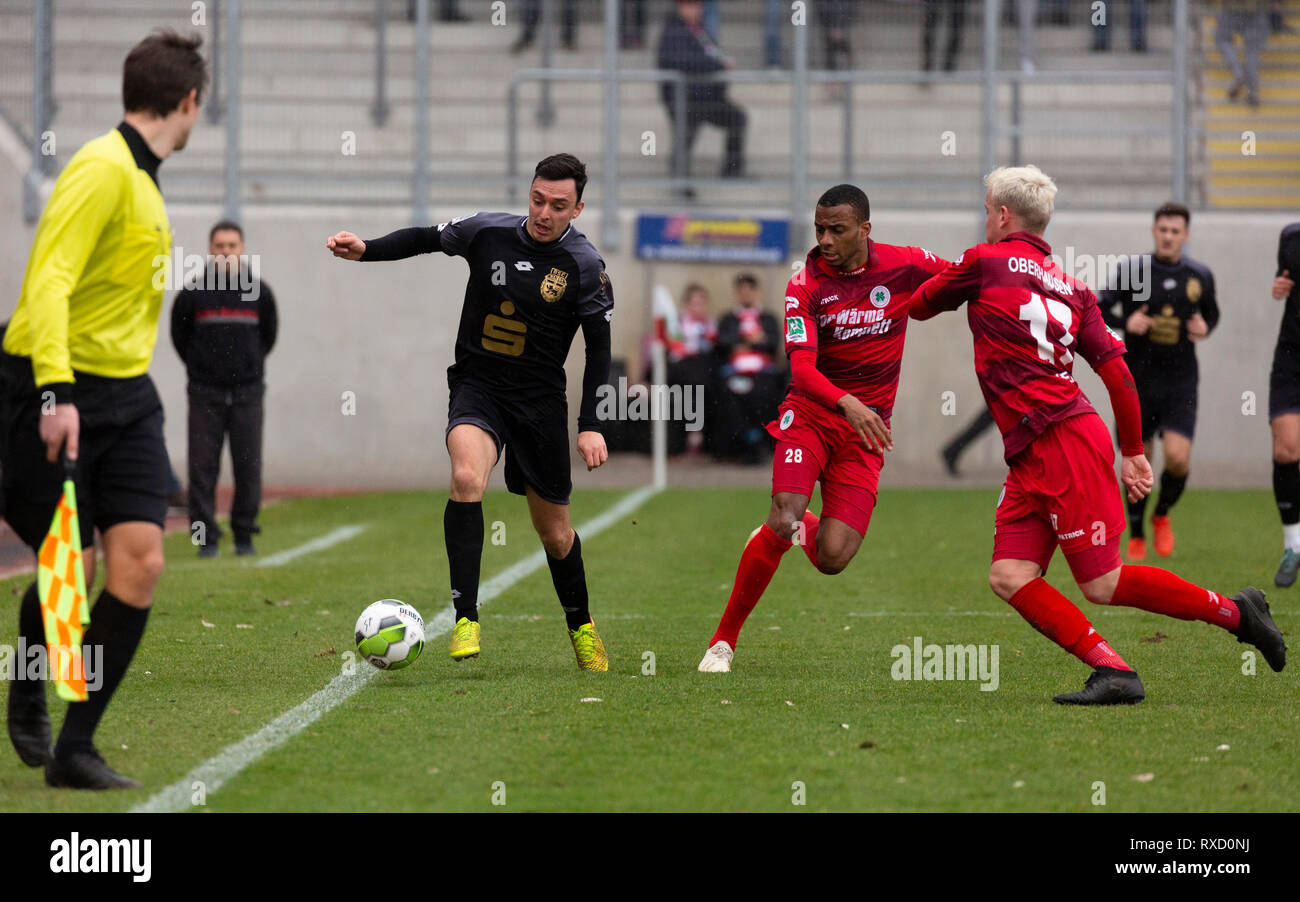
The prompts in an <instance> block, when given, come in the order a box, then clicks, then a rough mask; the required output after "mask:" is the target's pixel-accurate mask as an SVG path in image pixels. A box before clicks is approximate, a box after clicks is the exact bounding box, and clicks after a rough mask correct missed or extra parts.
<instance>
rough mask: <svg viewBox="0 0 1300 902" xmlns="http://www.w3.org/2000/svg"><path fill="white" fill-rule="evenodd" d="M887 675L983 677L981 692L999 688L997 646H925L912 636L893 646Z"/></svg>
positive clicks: (946, 678) (908, 677) (912, 678)
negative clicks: (910, 638)
mask: <svg viewBox="0 0 1300 902" xmlns="http://www.w3.org/2000/svg"><path fill="white" fill-rule="evenodd" d="M889 656H890V657H891V658H896V659H897V660H895V661H894V666H893V667H891V668H890V669H889V675H890V676H892V677H893V678H894V679H896V680H982V681H983V682H981V683H980V691H981V692H992V691H993V690H995V689H997V688H998V646H996V645H978V646H977V645H927V646H925V647H924V648H922V646H921V637H920V636H913V637H912V644H911V646H907V645H895V646H894V647H893V648H892V649H891V650H890V652H889Z"/></svg>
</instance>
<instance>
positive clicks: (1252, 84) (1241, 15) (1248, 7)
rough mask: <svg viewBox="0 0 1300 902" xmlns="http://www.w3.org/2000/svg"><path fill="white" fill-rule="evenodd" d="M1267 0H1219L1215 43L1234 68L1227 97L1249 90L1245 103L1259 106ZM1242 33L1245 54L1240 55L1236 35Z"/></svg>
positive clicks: (1236, 96)
mask: <svg viewBox="0 0 1300 902" xmlns="http://www.w3.org/2000/svg"><path fill="white" fill-rule="evenodd" d="M1268 14H1269V10H1268V5H1267V0H1220V9H1219V22H1218V26H1217V27H1216V28H1215V31H1214V44H1215V46H1216V47H1218V48H1219V53H1221V54H1222V55H1223V60H1224V62H1226V63H1227V64H1228V68H1229V69H1231V70H1232V85H1231V86H1230V87H1229V88H1228V99H1229V100H1236V99H1237V98H1239V97H1241V93H1242V91H1245V92H1246V102H1247V103H1248V104H1250V105H1251V106H1259V54H1260V51H1262V50H1263V49H1264V43H1265V42H1266V41H1267V40H1268ZM1237 35H1241V42H1242V47H1241V50H1242V55H1241V57H1240V58H1239V57H1238V56H1237V47H1236V43H1235V38H1236V36H1237Z"/></svg>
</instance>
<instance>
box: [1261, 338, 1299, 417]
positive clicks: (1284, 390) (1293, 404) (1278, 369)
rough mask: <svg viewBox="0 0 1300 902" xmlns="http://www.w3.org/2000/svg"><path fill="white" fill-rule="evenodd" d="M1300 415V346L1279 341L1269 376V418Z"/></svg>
mask: <svg viewBox="0 0 1300 902" xmlns="http://www.w3.org/2000/svg"><path fill="white" fill-rule="evenodd" d="M1284 413H1300V344H1295V343H1293V342H1289V341H1278V343H1277V348H1276V349H1275V350H1274V351H1273V371H1272V372H1271V373H1269V376H1268V418H1269V419H1270V420H1271V419H1273V418H1274V417H1280V416H1281V415H1282V414H1284Z"/></svg>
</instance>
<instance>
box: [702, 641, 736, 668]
mask: <svg viewBox="0 0 1300 902" xmlns="http://www.w3.org/2000/svg"><path fill="white" fill-rule="evenodd" d="M735 654H736V652H735V650H734V649H733V648H732V647H731V646H730V645H728V644H727V643H726V642H723V641H722V640H721V639H719V640H718V641H717V642H714V643H713V645H711V646H709V650H708V651H706V652H705V653H704V657H703V658H702V659H701V660H700V673H730V672H731V659H732V657H734V656H735Z"/></svg>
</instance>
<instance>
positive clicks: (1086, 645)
mask: <svg viewBox="0 0 1300 902" xmlns="http://www.w3.org/2000/svg"><path fill="white" fill-rule="evenodd" d="M1008 603H1009V604H1010V605H1011V606H1012V607H1013V608H1015V609H1016V611H1017V612H1019V614H1020V616H1021V617H1024V618H1025V619H1026V620H1028V621H1029V625H1030V626H1032V627H1033V628H1034V629H1036V630H1038V631H1039V632H1040V633H1042V634H1043V635H1044V636H1046V637H1047V638H1049V639H1051V640H1052V641H1053V642H1055V643H1056V644H1057V645H1059V646H1061V648H1063V649H1065V650H1066V651H1068V652H1069V653H1070V654H1072V655H1074V656H1075V657H1076V658H1078V659H1079V660H1080V661H1083V662H1084V663H1085V664H1087V665H1088V666H1089V667H1099V666H1102V664H1099V663H1097V662H1103V663H1104V665H1105V666H1107V667H1114V668H1117V669H1119V670H1132V669H1133V668H1131V667H1129V666H1128V665H1127V664H1125V663H1124V659H1123V658H1121V657H1120V656H1119V655H1117V654H1116V653H1115V652H1114V650H1113V649H1111V647H1110V646H1109V645H1107V644H1106V640H1105V639H1104V638H1103V637H1102V635H1101V633H1099V632H1097V631H1096V630H1095V629H1093V628H1092V624H1090V623H1089V622H1088V618H1087V617H1085V616H1083V611H1080V610H1079V609H1078V608H1077V607H1076V606H1075V605H1074V604H1073V603H1072V602H1071V601H1070V599H1068V598H1066V597H1065V596H1064V595H1062V594H1061V593H1060V592H1058V591H1056V590H1055V589H1053V588H1052V587H1051V586H1050V585H1048V583H1047V580H1045V579H1043V578H1042V577H1041V576H1040V577H1039V578H1038V579H1035V580H1031V581H1030V582H1027V583H1025V584H1024V585H1023V586H1021V587H1020V591H1019V592H1017V593H1016V594H1015V595H1012V596H1011V600H1010V601H1009V602H1008ZM1098 649H1100V651H1099V650H1098Z"/></svg>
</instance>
